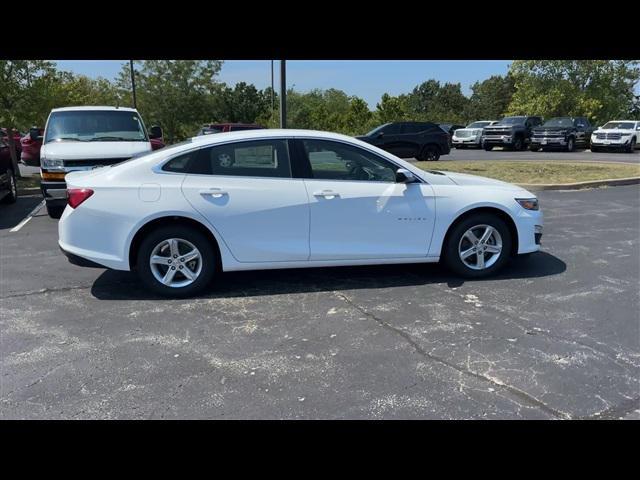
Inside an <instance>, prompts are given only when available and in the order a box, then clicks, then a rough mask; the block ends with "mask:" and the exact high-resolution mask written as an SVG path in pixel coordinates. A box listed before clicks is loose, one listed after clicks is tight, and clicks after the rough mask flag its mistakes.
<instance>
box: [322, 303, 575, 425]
mask: <svg viewBox="0 0 640 480" xmlns="http://www.w3.org/2000/svg"><path fill="white" fill-rule="evenodd" d="M333 293H334V295H335V296H336V297H338V298H340V299H341V300H342V301H344V302H345V303H346V304H347V305H349V306H350V307H351V308H354V309H356V310H358V311H359V312H360V313H362V314H363V315H365V316H366V317H367V318H370V319H371V320H373V321H375V322H376V323H377V324H378V325H380V326H381V327H382V328H384V329H386V330H387V331H390V332H392V333H394V334H396V335H398V336H400V337H401V338H403V339H404V340H405V341H406V342H407V343H408V344H409V345H410V346H411V347H412V348H413V349H414V350H415V351H416V352H417V353H418V354H419V355H421V356H423V357H424V358H426V359H428V360H431V361H433V362H436V363H439V364H441V365H444V366H446V367H447V368H450V369H452V370H455V371H456V372H458V373H461V374H463V375H466V376H468V377H472V378H475V379H478V380H481V381H483V382H488V383H490V384H491V385H492V386H493V387H494V388H495V389H496V390H502V391H504V392H506V393H509V394H511V395H512V396H514V397H516V398H517V399H519V400H520V401H521V402H523V403H524V404H526V405H528V406H530V407H535V408H538V409H539V410H541V411H543V412H544V413H546V414H547V415H551V416H552V417H554V418H558V419H571V415H569V414H568V413H565V412H561V411H559V410H556V409H554V408H552V407H550V406H548V405H547V404H545V403H544V402H542V401H541V400H539V399H537V398H535V397H534V396H532V395H530V394H528V393H527V392H525V391H523V390H520V389H519V388H516V387H513V386H511V385H508V384H506V383H504V382H502V381H501V380H499V379H497V378H493V377H490V376H487V375H485V374H483V373H481V372H476V371H473V370H471V369H468V368H464V367H461V366H459V365H456V364H455V363H451V362H449V361H448V360H445V359H444V358H440V357H437V356H435V355H432V354H431V353H429V352H427V351H426V350H425V349H423V348H422V347H421V346H420V345H419V344H418V343H417V342H416V341H415V340H414V339H413V338H412V337H411V335H409V334H408V333H407V332H406V331H404V330H402V329H401V328H398V327H395V326H393V325H391V324H389V323H388V322H386V321H384V320H383V319H381V318H380V317H378V316H376V315H374V314H372V313H371V312H369V311H368V310H367V309H365V308H364V307H362V306H361V305H358V304H357V303H356V302H354V301H353V300H352V299H351V298H349V297H348V296H346V295H345V294H343V293H341V292H335V291H334V292H333Z"/></svg>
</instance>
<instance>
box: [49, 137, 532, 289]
mask: <svg viewBox="0 0 640 480" xmlns="http://www.w3.org/2000/svg"><path fill="white" fill-rule="evenodd" d="M66 181H67V185H68V205H67V207H66V209H65V211H64V213H63V215H62V218H61V219H60V223H59V245H60V248H61V249H62V251H63V252H64V253H65V254H66V255H67V257H68V258H69V260H70V261H71V262H72V263H74V264H78V265H84V266H94V267H95V266H99V267H107V268H111V269H116V270H127V271H129V270H133V271H136V272H137V274H138V276H139V278H140V280H141V281H142V282H143V283H144V284H145V285H146V286H147V287H148V288H150V289H151V290H153V291H155V292H157V293H159V294H161V295H165V296H171V297H186V296H192V295H195V294H197V293H200V292H202V291H203V290H204V289H205V288H206V287H207V286H208V285H209V284H210V282H211V281H212V280H213V279H214V278H215V277H217V276H219V275H220V273H221V272H224V271H234V270H260V269H276V268H300V267H331V266H339V265H368V264H399V263H431V262H438V261H443V262H444V263H445V264H446V265H447V266H448V267H449V268H450V269H451V270H452V271H453V272H455V273H456V274H458V275H461V276H464V277H470V278H478V277H484V276H487V275H491V274H493V273H495V272H497V271H498V270H499V269H500V268H501V267H503V266H504V265H505V263H507V261H508V260H509V258H510V257H513V256H515V255H518V254H526V253H530V252H535V251H538V250H539V249H540V238H541V236H542V226H543V221H542V212H541V211H540V210H539V207H538V200H537V199H536V198H535V196H534V195H532V194H531V193H530V192H528V191H526V190H523V189H522V188H520V187H517V186H514V185H510V184H508V183H504V182H500V181H497V180H491V179H487V178H482V177H477V176H472V175H463V174H458V173H449V172H444V171H423V170H421V169H419V168H417V167H415V166H413V165H412V164H410V163H408V162H405V161H403V160H401V159H399V158H397V157H395V156H394V155H392V154H390V153H388V152H386V151H384V150H381V149H379V148H377V147H375V146H373V145H371V144H368V143H365V142H362V141H360V140H357V139H354V138H352V137H347V136H344V135H339V134H334V133H327V132H316V131H308V130H271V129H270V130H255V131H246V132H238V133H229V134H226V135H206V136H201V137H195V138H192V139H190V140H187V141H186V142H183V143H180V144H177V145H173V146H171V147H167V148H164V149H162V150H159V151H156V152H150V153H148V154H145V155H142V156H139V157H136V158H133V159H130V160H127V161H124V162H122V163H120V164H116V165H111V166H106V167H101V168H97V169H95V170H92V171H84V172H72V173H69V174H68V175H67V177H66Z"/></svg>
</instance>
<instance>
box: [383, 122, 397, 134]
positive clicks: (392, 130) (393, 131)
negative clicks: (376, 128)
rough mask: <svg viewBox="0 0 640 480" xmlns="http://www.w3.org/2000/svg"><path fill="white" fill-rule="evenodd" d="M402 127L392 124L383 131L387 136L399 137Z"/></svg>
mask: <svg viewBox="0 0 640 480" xmlns="http://www.w3.org/2000/svg"><path fill="white" fill-rule="evenodd" d="M400 128H401V125H400V124H399V123H390V124H389V125H387V126H386V127H384V128H383V129H382V131H383V132H384V134H385V135H397V134H398V133H400Z"/></svg>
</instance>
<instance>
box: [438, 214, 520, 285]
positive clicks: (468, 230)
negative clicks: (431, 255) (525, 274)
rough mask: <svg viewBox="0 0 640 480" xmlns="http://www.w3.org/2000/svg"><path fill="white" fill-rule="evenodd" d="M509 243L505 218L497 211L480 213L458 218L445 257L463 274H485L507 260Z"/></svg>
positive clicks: (510, 243) (470, 275)
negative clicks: (460, 219)
mask: <svg viewBox="0 0 640 480" xmlns="http://www.w3.org/2000/svg"><path fill="white" fill-rule="evenodd" d="M511 245H512V239H511V233H510V232H509V228H508V227H507V225H506V224H505V223H504V221H503V220H501V219H500V218H499V217H498V216H496V215H491V214H487V213H479V214H475V215H471V216H469V217H467V218H465V219H464V220H462V221H461V222H458V223H457V224H456V225H455V226H454V227H453V230H452V231H451V232H449V234H448V235H447V240H446V243H445V245H444V261H445V262H446V264H447V266H448V267H449V268H450V269H451V270H453V271H454V272H455V273H457V274H458V275H461V276H463V277H468V278H481V277H486V276H489V275H492V274H493V273H495V272H496V271H498V270H500V269H501V268H502V267H503V266H504V265H505V264H506V263H507V261H508V260H509V256H510V252H511Z"/></svg>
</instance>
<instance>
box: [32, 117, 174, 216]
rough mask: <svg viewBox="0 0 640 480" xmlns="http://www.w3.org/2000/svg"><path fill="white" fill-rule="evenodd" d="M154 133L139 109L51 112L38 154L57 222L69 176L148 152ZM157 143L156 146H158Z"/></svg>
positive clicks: (48, 201) (157, 133)
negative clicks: (149, 129) (66, 178)
mask: <svg viewBox="0 0 640 480" xmlns="http://www.w3.org/2000/svg"><path fill="white" fill-rule="evenodd" d="M158 137H162V131H161V130H160V129H159V127H154V129H152V135H151V136H150V135H149V134H148V133H147V129H146V128H145V126H144V123H143V122H142V118H141V117H140V114H139V113H138V111H137V110H135V109H133V108H123V107H93V106H92V107H65V108H54V109H53V110H51V113H50V114H49V118H48V119H47V124H46V126H45V129H44V136H43V140H42V148H41V150H40V175H41V177H42V182H41V185H42V186H41V189H42V195H43V196H44V198H45V200H46V204H47V212H48V213H49V216H51V217H53V218H60V216H61V215H62V212H63V211H64V208H65V206H66V203H67V185H66V183H65V181H64V177H65V175H66V174H67V173H68V172H72V171H77V170H90V169H93V168H96V167H99V166H104V165H113V164H114V163H119V162H122V161H124V160H127V159H129V158H131V157H134V156H136V155H139V154H142V153H145V152H148V151H150V150H152V149H153V148H152V141H151V140H152V139H155V138H158ZM156 145H157V144H156Z"/></svg>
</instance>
